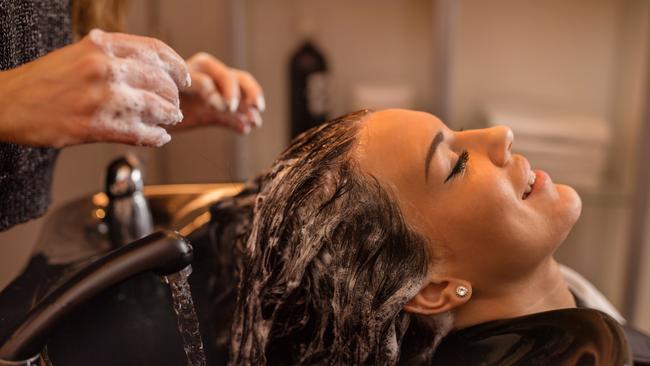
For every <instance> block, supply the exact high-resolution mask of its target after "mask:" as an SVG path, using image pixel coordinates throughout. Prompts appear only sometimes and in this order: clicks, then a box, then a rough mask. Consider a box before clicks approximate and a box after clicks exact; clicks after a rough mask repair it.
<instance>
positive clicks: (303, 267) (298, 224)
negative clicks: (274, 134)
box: [213, 111, 435, 365]
mask: <svg viewBox="0 0 650 366" xmlns="http://www.w3.org/2000/svg"><path fill="white" fill-rule="evenodd" d="M369 113H370V112H369V111H359V112H355V113H351V114H348V115H346V116H343V117H341V118H338V119H335V120H333V121H331V122H328V123H325V124H323V125H321V126H319V127H317V128H315V129H312V130H310V131H307V132H305V133H303V134H302V135H300V136H298V137H297V138H296V139H295V140H294V141H293V142H292V144H291V146H290V147H289V148H288V149H287V150H285V151H284V152H283V153H282V154H281V155H280V157H279V158H278V159H277V160H276V161H275V163H274V164H273V166H272V167H271V169H270V171H269V172H267V173H266V174H264V175H262V176H261V177H260V178H259V179H258V181H257V182H256V185H255V187H256V189H257V193H256V195H255V202H254V206H253V205H252V204H251V203H250V202H251V201H250V200H248V201H247V202H249V203H248V205H247V206H246V207H249V208H250V209H251V210H252V211H249V212H248V214H247V215H248V216H247V217H248V221H247V228H246V230H242V229H241V226H240V229H239V234H238V235H237V237H238V238H239V240H238V245H237V248H238V250H237V251H238V252H240V255H241V256H242V259H241V260H240V261H238V263H239V266H240V268H239V286H238V295H237V304H236V306H235V310H234V314H233V318H232V326H231V334H230V336H231V344H230V348H231V349H230V363H231V364H234V365H261V364H271V365H273V364H282V365H285V364H328V365H334V364H337V365H338V364H355V365H359V364H398V363H400V364H401V363H404V364H406V363H408V364H411V363H414V362H416V361H422V362H423V361H425V360H426V359H427V358H428V356H427V355H428V354H429V353H430V352H429V351H428V350H430V349H431V348H432V346H433V342H434V335H435V334H434V332H433V330H432V327H431V326H430V324H428V323H427V321H425V320H423V319H420V318H418V317H416V316H413V315H411V314H408V313H406V312H405V311H404V310H403V307H404V305H405V304H406V302H407V301H408V300H410V299H411V298H413V297H414V296H415V295H416V294H417V292H418V291H419V289H420V286H421V285H422V282H423V280H424V278H425V276H426V273H427V270H428V266H429V263H430V261H431V258H432V257H431V255H430V253H429V251H428V250H427V240H426V238H425V237H424V236H422V235H420V234H419V233H417V232H416V231H415V230H413V229H412V228H411V227H409V225H408V224H407V223H406V222H405V220H404V217H403V215H402V213H401V212H400V209H399V206H398V204H397V202H396V200H395V198H394V197H393V196H392V194H391V192H389V191H388V190H386V189H385V188H384V187H382V186H381V185H380V183H379V182H378V181H377V179H375V178H374V177H373V176H371V175H369V174H367V173H364V172H363V171H361V170H360V169H359V168H358V166H357V165H356V162H355V159H354V153H353V152H354V148H355V146H356V145H357V142H358V141H357V135H358V131H359V130H360V127H361V124H362V121H363V120H364V118H365V117H366V116H367V115H368V114H369ZM248 194H249V195H250V189H249V193H248ZM226 206H227V205H226ZM217 211H218V210H217ZM215 214H216V212H213V215H215ZM244 216H246V215H244Z"/></svg>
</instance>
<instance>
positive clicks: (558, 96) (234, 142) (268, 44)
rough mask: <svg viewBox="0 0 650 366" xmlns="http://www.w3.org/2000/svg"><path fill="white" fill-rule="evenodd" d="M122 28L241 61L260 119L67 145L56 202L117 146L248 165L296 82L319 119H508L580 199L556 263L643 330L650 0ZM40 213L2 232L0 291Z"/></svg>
mask: <svg viewBox="0 0 650 366" xmlns="http://www.w3.org/2000/svg"><path fill="white" fill-rule="evenodd" d="M126 31H128V32H130V33H135V34H141V35H148V36H153V37H157V38H160V39H162V40H163V41H165V42H166V43H168V44H169V45H171V46H172V47H173V48H174V49H176V50H177V51H178V52H179V53H180V54H181V55H182V56H183V57H185V58H187V57H190V56H191V55H193V54H194V53H196V52H198V51H206V52H210V53H212V54H213V55H215V56H217V57H218V58H220V59H221V60H222V61H224V62H225V63H227V64H229V65H231V66H233V67H237V68H240V69H246V70H248V71H250V72H251V73H252V74H253V75H254V76H255V77H256V78H257V80H258V81H259V82H260V83H261V84H262V86H263V87H264V91H265V96H266V101H267V112H266V113H265V114H264V115H263V118H264V126H263V127H262V128H260V129H258V130H254V131H253V132H252V133H251V134H250V135H249V136H244V137H242V136H237V135H235V134H234V133H232V132H230V131H226V130H224V129H219V128H209V129H201V130H196V131H191V132H185V133H182V134H176V135H174V137H173V140H172V142H171V143H170V144H168V145H167V146H165V147H163V148H161V149H144V148H132V147H124V146H118V145H111V144H95V145H88V146H79V147H73V148H68V149H65V150H64V151H63V152H62V154H61V156H60V159H59V161H58V165H57V168H56V173H55V180H54V190H53V194H54V204H53V206H52V208H55V207H57V206H58V205H61V203H63V202H67V201H69V200H70V199H72V198H75V197H78V196H80V195H83V194H87V193H92V192H97V191H100V190H102V189H103V188H102V182H103V173H104V169H105V167H106V165H107V164H108V162H109V161H110V160H112V159H113V158H114V157H116V156H118V155H119V154H122V153H124V152H126V151H132V152H135V153H136V154H137V155H138V156H139V157H140V159H141V160H142V161H143V163H144V166H145V173H146V176H145V182H146V183H147V184H167V183H194V182H201V183H207V182H226V181H227V182H231V181H242V180H245V179H247V178H249V177H252V176H253V175H255V174H256V173H258V172H260V171H261V170H263V169H265V168H266V167H267V166H269V164H271V162H272V161H273V159H274V158H275V156H276V155H277V154H278V153H279V152H280V151H281V150H282V149H283V148H284V147H285V146H286V145H287V143H288V141H289V140H290V136H291V134H292V123H291V110H292V109H291V106H292V103H293V104H294V105H295V103H296V100H292V98H291V85H292V82H294V83H295V82H296V80H297V79H296V78H302V80H303V81H306V82H307V83H308V85H309V87H308V94H309V95H308V99H309V98H311V99H309V102H310V103H312V105H311V110H309V112H310V113H312V114H313V115H314V116H313V117H314V118H316V119H318V118H323V117H330V118H331V117H336V116H338V115H341V114H344V113H347V112H349V111H352V110H356V109H359V108H361V107H370V108H384V107H404V108H413V109H418V110H423V111H428V112H431V113H433V114H436V115H438V116H440V117H441V118H442V119H443V120H444V121H446V122H447V124H448V125H449V126H450V127H452V128H454V129H459V128H465V129H467V128H480V127H486V126H490V125H494V124H505V125H509V126H510V127H511V128H512V129H513V131H514V133H515V142H514V145H513V149H514V150H515V151H516V152H520V153H523V154H525V155H526V156H527V157H529V159H530V160H531V163H532V165H533V167H536V168H541V169H544V170H547V171H548V172H549V173H550V175H551V176H552V177H553V180H554V181H555V182H561V183H568V184H571V185H573V186H574V187H575V188H576V189H577V190H578V192H579V193H580V195H581V197H582V199H583V212H582V217H581V219H580V221H579V222H578V224H577V225H576V227H575V228H574V230H573V231H572V233H571V234H570V236H569V238H568V239H567V241H566V242H565V244H564V245H563V246H562V248H561V249H560V251H559V253H558V259H559V260H560V261H561V262H563V263H565V264H567V265H569V266H571V267H573V268H574V269H576V270H577V271H578V272H580V273H582V274H583V275H584V276H585V277H587V278H588V279H589V280H590V281H592V282H593V283H594V284H595V285H596V286H597V287H598V288H599V289H600V290H601V291H602V292H603V293H604V294H605V295H606V296H607V297H608V298H609V299H610V300H611V301H612V302H613V303H614V304H615V305H616V306H617V307H618V308H619V309H620V310H622V311H623V312H624V315H625V316H626V317H628V318H629V319H632V321H633V323H634V324H636V325H637V326H639V327H640V328H642V329H645V330H646V331H650V233H647V232H646V231H648V230H650V212H648V211H649V210H648V209H649V206H650V205H649V204H650V202H649V199H648V189H649V187H650V173H649V171H650V159H649V156H650V147H649V146H650V103H649V100H650V97H649V96H648V84H649V83H648V80H649V79H650V75H648V70H649V69H650V62H649V58H648V55H649V53H650V47H649V45H650V0H547V1H543V2H542V1H532V0H524V1H522V0H491V1H489V2H488V1H483V0H408V1H403V0H355V1H344V0H328V1H310V0H273V1H268V0H194V1H191V2H180V1H172V0H146V1H144V0H142V1H132V2H131V3H130V8H129V12H128V22H127V29H126ZM301 58H307V59H311V60H312V61H313V60H317V61H318V62H317V63H316V64H314V63H312V64H311V66H309V65H307V66H305V64H304V62H303V63H301V61H300V60H301ZM291 65H293V68H292V66H291ZM301 65H302V66H301ZM296 67H298V68H300V67H303V70H302V71H304V72H303V73H302V74H301V73H300V72H297V71H300V70H297V71H296ZM304 67H306V70H305V69H304ZM291 70H294V72H297V73H294V76H293V78H291V77H290V75H291ZM294 99H295V98H294ZM294 127H295V126H294ZM52 208H51V209H50V212H51V211H52ZM43 220H44V219H39V220H35V221H32V222H30V223H28V224H23V225H20V226H17V227H15V228H13V229H12V230H10V231H8V232H5V233H0V242H1V245H2V258H0V288H3V287H4V286H5V285H6V284H7V283H8V282H9V281H10V280H11V279H12V278H13V277H14V276H16V275H17V274H18V272H19V271H20V270H21V269H22V267H23V266H24V265H25V264H26V261H27V259H28V257H29V254H30V252H31V251H32V248H33V244H34V243H35V240H36V237H37V235H38V232H39V231H40V228H41V226H42V224H43Z"/></svg>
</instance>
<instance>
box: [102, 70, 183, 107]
mask: <svg viewBox="0 0 650 366" xmlns="http://www.w3.org/2000/svg"><path fill="white" fill-rule="evenodd" d="M111 73H112V78H113V81H114V82H117V83H126V84H127V85H129V86H131V87H133V88H136V89H142V90H148V91H151V92H153V93H156V94H158V95H159V96H160V97H162V98H163V99H165V100H167V101H168V102H170V103H172V104H173V105H175V106H178V105H179V96H178V87H177V86H176V84H175V83H174V81H173V80H172V78H171V77H170V76H169V74H167V73H166V72H165V71H163V70H162V69H161V68H159V67H155V66H152V65H149V64H145V63H141V62H138V61H137V60H134V59H116V60H115V61H114V63H113V64H112V68H111Z"/></svg>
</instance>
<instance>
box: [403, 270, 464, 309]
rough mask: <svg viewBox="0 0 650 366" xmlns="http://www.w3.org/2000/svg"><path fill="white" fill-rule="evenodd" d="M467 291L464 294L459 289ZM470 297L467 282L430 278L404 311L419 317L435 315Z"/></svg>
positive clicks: (454, 279) (454, 306) (461, 303)
mask: <svg viewBox="0 0 650 366" xmlns="http://www.w3.org/2000/svg"><path fill="white" fill-rule="evenodd" d="M461 286H462V287H464V288H465V289H467V291H466V293H465V295H464V296H461V295H462V294H463V293H464V292H463V291H462V290H459V291H458V293H457V292H456V291H457V290H458V289H459V288H460V287H461ZM471 297H472V286H471V285H470V283H469V282H467V281H464V280H461V279H456V278H430V279H429V280H428V281H427V282H426V283H425V284H424V286H423V287H422V289H420V292H418V294H417V295H415V297H414V298H412V299H411V300H409V302H407V303H406V305H404V310H406V311H407V312H409V313H414V314H420V315H435V314H440V313H443V312H445V311H449V310H452V309H454V308H456V307H458V306H461V305H463V304H465V303H466V302H467V301H468V300H469V299H470V298H471Z"/></svg>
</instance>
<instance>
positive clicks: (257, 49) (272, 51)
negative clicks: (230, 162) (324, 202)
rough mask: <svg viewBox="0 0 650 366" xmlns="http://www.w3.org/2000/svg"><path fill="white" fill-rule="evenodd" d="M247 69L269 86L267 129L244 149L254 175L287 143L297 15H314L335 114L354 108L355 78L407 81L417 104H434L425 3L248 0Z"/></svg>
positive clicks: (247, 169) (428, 5)
mask: <svg viewBox="0 0 650 366" xmlns="http://www.w3.org/2000/svg"><path fill="white" fill-rule="evenodd" d="M247 4H248V8H247V19H246V22H247V26H246V32H247V33H248V35H247V50H248V51H247V67H248V68H249V70H250V71H251V72H252V73H253V74H254V75H255V76H256V77H257V78H258V80H259V81H260V83H261V84H262V86H263V87H264V90H265V94H266V98H267V105H268V110H267V112H266V113H265V115H264V126H263V127H262V128H261V129H260V130H258V131H255V132H253V134H252V136H251V139H250V141H249V142H248V143H247V146H246V147H245V148H246V149H247V150H248V151H247V154H248V155H249V156H250V159H249V165H248V166H246V167H245V172H247V173H248V174H249V175H250V174H254V173H256V172H259V171H261V170H262V169H265V168H266V167H268V166H269V165H270V164H271V162H272V161H273V159H274V158H275V157H276V156H277V155H278V153H279V152H280V151H281V150H282V149H283V148H284V147H285V146H286V144H287V142H288V135H289V133H288V119H289V115H288V107H289V106H288V103H289V102H288V93H289V91H288V75H287V73H288V63H289V59H290V55H291V54H292V53H293V52H294V51H295V50H296V49H297V48H298V46H299V45H300V43H301V41H302V36H301V34H300V32H298V28H299V27H298V19H297V18H298V17H299V16H301V17H310V18H311V19H312V20H313V27H314V40H315V42H316V44H317V46H318V47H319V48H320V49H321V51H322V52H323V53H324V54H325V56H326V57H327V61H328V63H329V67H330V69H331V79H330V82H331V83H330V89H331V91H332V93H331V95H332V97H331V100H330V105H331V110H332V113H331V115H332V117H334V116H337V115H340V114H343V113H346V112H348V111H350V103H349V99H350V89H351V87H352V86H353V85H355V84H357V83H373V84H388V83H404V84H408V85H411V86H412V87H413V88H414V89H415V90H416V93H417V100H416V105H415V107H416V108H418V109H422V110H430V109H431V100H432V98H433V97H432V93H433V90H434V89H433V83H434V74H433V70H434V68H435V65H434V63H433V51H432V45H431V40H432V34H431V33H432V30H433V25H432V16H433V13H432V5H431V1H428V0H426V1H425V0H417V1H398V0H357V1H345V0H331V1H309V0H307V1H299V0H275V1H272V2H271V1H265V0H249V1H248V2H247Z"/></svg>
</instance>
